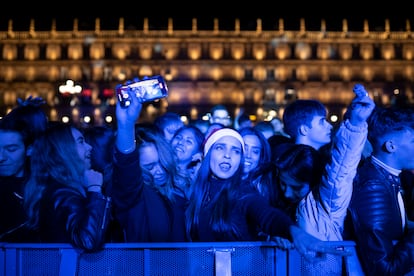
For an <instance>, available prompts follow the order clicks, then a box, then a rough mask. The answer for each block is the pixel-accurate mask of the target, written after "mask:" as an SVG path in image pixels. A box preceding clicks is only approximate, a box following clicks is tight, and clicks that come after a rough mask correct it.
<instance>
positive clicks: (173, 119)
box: [154, 112, 184, 142]
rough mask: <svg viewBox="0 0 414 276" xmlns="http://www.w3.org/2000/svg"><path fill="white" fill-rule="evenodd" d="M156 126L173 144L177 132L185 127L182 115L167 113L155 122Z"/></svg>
mask: <svg viewBox="0 0 414 276" xmlns="http://www.w3.org/2000/svg"><path fill="white" fill-rule="evenodd" d="M154 125H155V126H156V127H157V128H158V129H159V130H160V132H161V133H162V134H163V135H164V137H165V138H166V139H167V141H168V142H171V139H172V138H173V136H174V134H175V132H176V131H177V130H178V129H179V128H181V127H182V126H184V122H183V121H181V117H180V115H178V114H177V113H174V112H166V113H164V114H162V115H159V116H158V117H156V118H155V120H154Z"/></svg>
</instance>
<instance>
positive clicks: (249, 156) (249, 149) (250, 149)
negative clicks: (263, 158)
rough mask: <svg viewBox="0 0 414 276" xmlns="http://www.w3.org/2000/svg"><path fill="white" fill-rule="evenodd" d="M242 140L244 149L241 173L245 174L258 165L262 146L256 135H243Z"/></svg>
mask: <svg viewBox="0 0 414 276" xmlns="http://www.w3.org/2000/svg"><path fill="white" fill-rule="evenodd" d="M243 140H244V149H245V154H244V168H243V172H244V173H245V174H247V173H249V172H251V171H252V170H254V169H255V168H257V166H258V165H259V160H260V153H261V149H262V145H261V144H260V140H259V138H258V137H257V136H256V135H252V134H248V135H245V136H243Z"/></svg>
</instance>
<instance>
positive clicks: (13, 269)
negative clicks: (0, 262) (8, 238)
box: [4, 248, 21, 276]
mask: <svg viewBox="0 0 414 276" xmlns="http://www.w3.org/2000/svg"><path fill="white" fill-rule="evenodd" d="M5 250H6V252H5V257H4V262H5V268H4V270H5V273H4V275H5V276H14V275H19V274H17V271H18V268H17V263H16V260H17V250H16V249H15V248H6V249H5ZM20 270H21V268H20Z"/></svg>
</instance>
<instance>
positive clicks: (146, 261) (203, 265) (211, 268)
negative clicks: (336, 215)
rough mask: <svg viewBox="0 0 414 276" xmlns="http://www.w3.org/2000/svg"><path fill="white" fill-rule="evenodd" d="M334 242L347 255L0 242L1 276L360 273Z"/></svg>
mask: <svg viewBox="0 0 414 276" xmlns="http://www.w3.org/2000/svg"><path fill="white" fill-rule="evenodd" d="M338 244H340V245H341V246H343V247H344V248H345V249H346V250H349V251H351V252H352V255H351V256H346V257H338V256H334V255H328V256H327V258H326V260H324V261H322V262H319V263H316V264H313V265H311V264H309V263H308V262H307V261H305V259H303V258H302V257H301V256H300V255H299V253H298V252H296V251H295V250H287V251H285V250H281V249H278V248H276V247H275V246H274V244H272V243H271V242H214V243H198V242H189V243H108V244H106V245H105V247H104V249H103V250H102V251H99V252H96V253H83V252H80V251H78V250H76V249H74V248H73V247H72V246H70V245H69V244H39V243H30V244H28V243H3V244H0V248H1V250H0V275H4V276H17V275H24V276H25V275H30V276H36V275H39V276H47V275H52V276H56V275H61V276H66V275H68V276H69V275H70V276H82V275H99V276H102V275H116V276H118V275H128V276H129V275H145V276H149V275H157V276H159V275H168V276H170V275H179V276H183V275H197V276H198V275H202V276H204V275H206V276H209V275H214V276H232V275H240V276H247V275H252V276H253V275H258V276H266V275H277V276H279V275H325V276H328V275H329V276H331V275H352V276H354V275H355V276H359V275H364V274H363V272H362V269H361V266H360V264H359V261H358V258H357V255H356V251H355V243H354V242H352V241H344V242H339V243H338Z"/></svg>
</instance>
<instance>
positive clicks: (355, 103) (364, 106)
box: [347, 83, 375, 126]
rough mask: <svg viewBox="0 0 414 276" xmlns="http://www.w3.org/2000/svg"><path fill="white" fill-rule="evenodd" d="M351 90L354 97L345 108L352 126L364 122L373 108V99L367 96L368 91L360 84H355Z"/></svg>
mask: <svg viewBox="0 0 414 276" xmlns="http://www.w3.org/2000/svg"><path fill="white" fill-rule="evenodd" d="M353 91H354V93H355V98H354V99H353V100H352V103H351V105H350V107H349V108H348V110H347V113H348V115H349V120H350V123H351V124H352V125H354V126H359V125H362V124H364V123H365V122H366V121H367V119H368V117H369V116H370V115H371V113H372V111H373V110H374V108H375V103H374V101H373V100H372V99H371V98H370V97H369V94H368V92H367V91H366V90H365V87H364V86H363V85H362V84H359V83H357V84H355V86H354V88H353Z"/></svg>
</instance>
